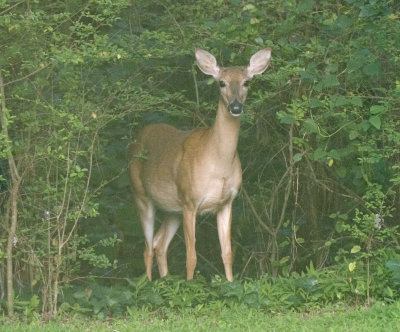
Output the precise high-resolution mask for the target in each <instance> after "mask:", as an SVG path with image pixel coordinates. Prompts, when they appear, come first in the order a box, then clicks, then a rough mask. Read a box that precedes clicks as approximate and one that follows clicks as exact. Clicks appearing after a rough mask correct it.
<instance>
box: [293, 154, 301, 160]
mask: <svg viewBox="0 0 400 332" xmlns="http://www.w3.org/2000/svg"><path fill="white" fill-rule="evenodd" d="M302 157H303V156H302V154H301V153H296V154H295V155H294V156H293V161H294V162H297V161H300V160H301V158H302Z"/></svg>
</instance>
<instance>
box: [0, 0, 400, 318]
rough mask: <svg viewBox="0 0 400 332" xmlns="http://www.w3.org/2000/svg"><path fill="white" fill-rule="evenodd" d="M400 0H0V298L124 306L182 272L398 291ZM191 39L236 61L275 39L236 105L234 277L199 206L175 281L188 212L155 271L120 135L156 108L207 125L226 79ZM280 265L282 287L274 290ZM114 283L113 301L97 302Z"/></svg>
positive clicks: (211, 282) (167, 289) (30, 306)
mask: <svg viewBox="0 0 400 332" xmlns="http://www.w3.org/2000/svg"><path fill="white" fill-rule="evenodd" d="M399 6H400V5H399V4H398V2H397V1H394V0H391V1H380V0H340V1H335V2H332V1H327V0H319V1H317V0H302V1H296V0H285V1H275V0H274V1H251V0H249V1H242V0H217V1H215V0H214V1H211V0H202V1H190V0H180V1H173V0H163V1H161V0H150V1H148V0H131V1H128V0H117V1H107V0H88V1H75V0H72V1H61V0H56V1H11V0H6V1H0V94H1V96H0V97H1V109H0V120H1V121H0V124H1V130H0V218H1V225H2V227H1V230H0V232H1V233H0V234H1V237H0V239H1V240H0V264H1V268H0V298H1V310H2V312H4V314H8V315H9V316H13V315H15V313H17V314H21V313H22V312H24V310H25V312H28V314H29V313H31V312H36V313H40V314H42V315H43V316H44V317H47V318H51V317H54V316H56V315H57V313H58V311H59V309H60V307H62V308H63V310H67V309H66V308H67V307H68V308H69V309H68V310H72V309H71V308H73V306H74V305H75V304H76V303H79V306H80V307H79V308H81V309H79V310H82V312H84V309H85V308H86V309H87V310H88V312H90V313H91V314H98V313H100V312H103V313H104V312H106V314H107V315H112V314H113V313H115V312H120V311H125V307H129V306H133V305H134V306H143V305H148V303H150V306H153V307H157V306H158V305H164V306H171V307H174V304H173V303H175V302H174V301H175V300H171V299H176V301H178V300H177V299H178V298H181V294H182V293H179V292H180V291H182V292H183V293H184V294H187V297H185V299H190V296H189V295H188V294H191V292H192V293H196V294H197V295H198V296H199V299H203V300H204V301H206V302H207V301H227V302H229V301H230V300H231V301H238V302H244V303H250V304H249V305H259V306H261V307H263V306H267V305H266V303H267V302H268V303H269V304H268V305H270V306H272V305H271V303H272V302H273V301H276V303H281V302H279V301H281V299H282V298H283V297H285V301H286V302H284V303H283V302H282V306H280V304H279V305H278V304H276V306H277V307H276V308H277V310H278V311H279V310H284V309H287V308H293V307H295V308H296V306H297V305H299V306H301V305H303V304H304V303H309V302H307V301H311V302H313V301H314V302H313V303H316V302H318V303H333V302H335V301H346V302H347V303H370V302H371V301H374V300H380V301H388V302H393V301H396V300H398V299H399V292H400V252H399V239H400V237H399V229H398V227H399V218H400V212H399V203H400V202H399V192H400V191H399V188H400V166H399V165H400V163H399V159H400V155H399V152H400V129H399V128H400V117H399V110H400V79H399V73H400V55H399V48H398V45H400V35H399V33H398V32H399V31H400V13H399ZM195 48H202V49H205V50H208V51H209V52H211V53H212V54H214V55H215V56H216V58H217V61H218V63H219V64H221V65H222V66H226V67H227V66H235V65H244V64H247V63H248V60H249V58H250V56H251V55H252V54H254V53H255V52H257V51H258V50H260V49H262V48H271V50H272V58H271V64H270V66H269V68H268V72H267V73H265V74H263V75H261V76H257V77H255V78H254V79H253V81H252V82H251V86H250V88H249V95H248V97H247V101H246V105H245V106H244V112H243V114H242V115H241V129H240V137H239V145H238V150H239V155H240V159H241V163H242V169H243V183H242V188H241V190H240V192H239V194H238V197H237V198H236V200H235V201H234V202H233V212H232V214H233V222H232V250H233V256H234V257H233V273H234V275H235V279H238V281H237V283H234V284H233V285H231V286H227V284H225V283H224V282H223V281H222V280H221V278H223V277H220V276H223V275H224V268H223V263H222V259H221V258H220V247H219V242H218V231H217V224H216V221H215V217H214V216H212V215H205V216H202V217H200V218H198V220H197V225H196V238H197V242H196V249H197V255H198V258H197V266H196V272H195V276H194V279H195V280H194V283H193V284H185V285H181V286H179V287H178V286H176V285H177V284H178V285H180V282H181V281H182V280H181V279H182V278H183V277H184V276H185V266H184V262H185V260H186V257H185V243H184V236H183V232H182V229H180V230H179V231H178V233H177V236H176V237H175V238H174V240H173V241H172V243H171V245H170V249H169V254H168V265H169V272H170V273H171V274H172V275H173V276H172V277H167V278H166V279H165V280H164V281H163V279H158V275H157V272H156V271H157V269H156V266H155V265H154V266H153V275H154V277H155V278H154V279H158V280H157V281H156V282H154V283H153V284H148V283H145V281H144V279H143V278H142V276H143V275H144V273H145V266H144V263H143V249H144V247H145V242H144V238H143V232H142V229H141V227H140V220H139V217H138V213H137V211H136V207H135V205H134V203H133V197H132V193H131V188H130V182H129V177H128V171H127V169H128V157H127V149H128V145H129V144H130V143H131V142H133V141H134V140H135V138H136V137H137V134H138V132H139V130H140V129H141V128H142V127H143V126H145V125H146V124H150V123H168V124H171V125H173V126H174V127H177V128H179V129H183V130H186V129H192V128H197V127H202V126H211V125H212V123H213V121H214V119H215V112H216V108H215V105H216V104H217V102H218V95H219V86H218V84H217V83H216V82H215V80H214V79H213V78H210V77H209V76H206V75H204V74H203V73H201V72H200V71H199V70H198V69H197V68H196V64H195V57H194V50H195ZM160 220H161V219H157V222H156V223H157V225H159V222H160ZM157 227H158V226H157ZM175 275H179V276H180V277H179V278H177V279H175V277H174V276H175ZM168 278H169V279H168ZM196 280H197V281H196ZM250 280H251V281H254V282H253V283H252V282H251V281H250ZM283 280H286V283H285V281H283ZM313 280H318V282H317V283H315V282H314V281H313ZM281 283H282V284H281ZM190 285H192V286H190ZM215 285H219V286H218V287H217V286H215ZM274 285H275V286H276V287H277V289H278V288H279V289H280V290H281V291H282V294H281V295H282V296H280V295H279V292H278V293H276V294H277V295H266V293H268V294H274V291H273V290H274V289H275V288H274V287H275V286H274ZM102 287H104V288H102ZM107 287H111V288H112V290H110V293H109V297H110V298H113V296H114V297H115V298H116V299H118V300H115V301H116V302H117V303H122V304H121V307H118V304H112V305H109V304H99V303H100V302H101V299H100V298H97V296H100V295H103V294H105V292H106V291H105V290H104V289H105V288H107ZM174 287H176V289H179V291H178V290H177V293H176V294H173V292H174ZM213 287H216V288H213ZM229 287H231V288H229ZM257 288H258V289H260V292H257V291H256V290H255V289H257ZM126 289H129V294H125V293H124V292H125V291H126ZM204 289H205V290H204ZM252 289H253V290H252ZM261 289H263V290H265V293H263V292H261ZM267 289H268V292H267V291H266V290H267ZM96 290H97V291H96ZM117 290H118V291H117ZM275 290H276V289H275ZM114 291H115V292H116V293H113V292H114ZM96 292H97V293H96ZM107 292H108V291H107ZM213 292H214V293H213ZM307 292H309V293H307ZM256 293H257V294H258V295H257V296H255V295H253V294H256ZM291 293H293V294H295V295H293V294H292V295H293V297H290V295H289V294H291ZM122 294H125V295H126V296H125V295H122ZM249 294H250V295H249ZM260 294H263V295H260ZM107 296H108V295H107ZM124 296H125V297H124ZM268 296H271V298H269V297H268ZM273 296H275V297H273ZM96 298H97V300H98V302H96V301H97V300H95V299H96ZM229 298H230V300H229ZM227 299H228V300H227ZM188 301H189V300H188ZM246 301H247V302H246ZM252 301H253V302H252ZM271 301H272V302H271ZM189 302H190V301H189ZM171 303H172V304H171ZM199 303H201V301H199V300H198V299H193V302H190V303H189V304H190V305H193V306H194V305H197V304H199ZM254 303H256V304H254ZM288 303H289V304H288ZM113 305H114V306H117V307H118V308H117V309H115V308H114V307H113V308H114V309H112V310H111V309H110V307H112V306H113ZM182 305H183V304H182ZM96 306H97V307H96ZM122 306H123V308H122ZM96 308H97V309H96ZM282 308H284V309H282ZM27 310H28V311H27ZM29 310H30V311H29ZM76 310H78V309H76ZM79 310H78V311H79Z"/></svg>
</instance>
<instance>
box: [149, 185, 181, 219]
mask: <svg viewBox="0 0 400 332" xmlns="http://www.w3.org/2000/svg"><path fill="white" fill-rule="evenodd" d="M146 191H147V193H148V195H149V196H150V198H151V200H152V201H153V202H154V203H155V204H156V205H157V206H158V207H159V208H161V209H162V210H165V211H169V212H180V211H182V204H181V202H180V200H179V198H178V192H177V189H176V185H175V184H174V183H170V182H157V183H152V184H147V186H146Z"/></svg>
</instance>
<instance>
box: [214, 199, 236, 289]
mask: <svg viewBox="0 0 400 332" xmlns="http://www.w3.org/2000/svg"><path fill="white" fill-rule="evenodd" d="M217 222H218V237H219V243H220V245H221V256H222V261H223V262H224V267H225V275H226V279H228V281H233V275H232V247H231V223H232V202H230V203H228V204H226V205H225V206H224V207H223V208H222V209H221V210H220V211H219V212H218V214H217Z"/></svg>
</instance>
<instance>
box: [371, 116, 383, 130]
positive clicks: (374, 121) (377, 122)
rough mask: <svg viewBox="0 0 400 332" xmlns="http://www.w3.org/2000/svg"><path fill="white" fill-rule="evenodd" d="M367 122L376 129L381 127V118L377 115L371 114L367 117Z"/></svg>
mask: <svg viewBox="0 0 400 332" xmlns="http://www.w3.org/2000/svg"><path fill="white" fill-rule="evenodd" d="M369 123H370V124H372V125H373V126H374V127H375V128H376V129H381V124H382V123H381V118H380V117H379V116H377V115H373V116H371V117H370V118H369Z"/></svg>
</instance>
